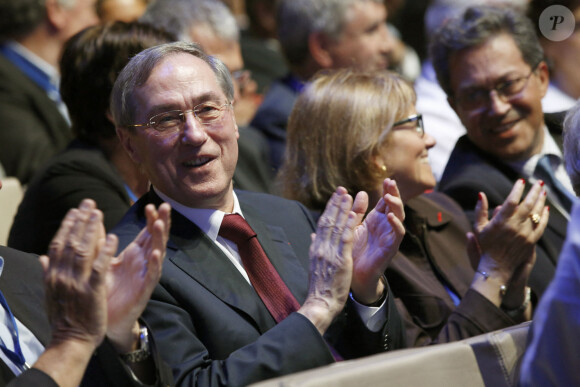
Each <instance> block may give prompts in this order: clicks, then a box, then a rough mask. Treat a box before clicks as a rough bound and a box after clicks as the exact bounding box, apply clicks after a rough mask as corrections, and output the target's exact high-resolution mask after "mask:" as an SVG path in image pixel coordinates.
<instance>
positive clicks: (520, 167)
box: [507, 125, 562, 177]
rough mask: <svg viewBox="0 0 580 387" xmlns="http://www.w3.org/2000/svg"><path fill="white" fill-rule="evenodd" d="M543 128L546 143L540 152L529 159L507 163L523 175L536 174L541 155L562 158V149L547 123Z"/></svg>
mask: <svg viewBox="0 0 580 387" xmlns="http://www.w3.org/2000/svg"><path fill="white" fill-rule="evenodd" d="M543 130H544V143H543V144H542V149H541V150H540V153H538V154H535V155H533V156H532V157H530V158H529V159H527V160H523V161H516V162H511V163H507V165H509V166H510V167H512V168H513V169H514V170H516V171H518V172H520V173H521V174H522V175H523V176H527V177H530V176H533V175H534V171H535V170H536V164H538V161H539V160H540V157H542V156H544V155H553V156H556V157H557V158H558V160H561V159H562V151H561V150H560V148H559V147H558V144H556V141H555V140H554V137H552V135H551V134H550V131H549V130H548V127H547V126H546V125H544V127H543Z"/></svg>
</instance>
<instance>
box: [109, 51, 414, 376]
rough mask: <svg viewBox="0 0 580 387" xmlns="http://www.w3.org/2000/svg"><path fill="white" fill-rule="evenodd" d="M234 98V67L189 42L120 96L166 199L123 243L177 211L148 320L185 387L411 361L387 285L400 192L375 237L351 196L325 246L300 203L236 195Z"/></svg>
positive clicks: (389, 194)
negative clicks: (372, 360) (355, 363)
mask: <svg viewBox="0 0 580 387" xmlns="http://www.w3.org/2000/svg"><path fill="white" fill-rule="evenodd" d="M232 98H233V88H232V81H231V78H230V73H229V71H228V70H227V68H226V67H225V66H224V64H223V63H222V62H221V61H220V60H219V59H216V58H214V57H211V56H207V55H205V54H204V53H203V51H201V49H200V48H199V46H197V45H196V44H194V43H186V42H176V43H170V44H165V45H161V46H156V47H153V48H150V49H147V50H145V51H143V52H141V53H140V54H138V55H137V56H135V57H134V58H133V59H132V60H131V61H130V62H129V64H128V65H127V66H126V67H125V69H123V71H122V72H121V73H120V74H119V77H118V78H117V81H116V82H115V86H114V88H113V92H112V94H111V112H112V114H113V117H114V120H115V125H116V127H117V133H118V135H119V137H120V139H121V143H122V144H123V146H124V148H125V150H127V152H128V153H129V155H130V156H131V158H132V159H133V160H134V161H135V162H137V163H138V164H139V165H140V166H141V167H142V168H143V170H144V171H145V172H146V173H147V175H148V177H149V180H150V181H151V185H152V189H151V190H150V191H149V193H147V194H146V195H144V196H143V197H142V198H141V199H140V200H139V201H138V202H137V203H135V205H134V206H133V207H132V208H131V209H130V210H129V212H128V213H127V215H126V216H125V218H124V219H123V220H122V221H121V223H120V224H119V225H118V226H117V227H116V228H115V229H114V230H113V232H114V233H116V234H117V235H118V237H119V243H120V246H124V245H125V243H128V242H129V241H130V240H132V239H133V238H134V236H135V233H136V232H137V231H138V230H139V229H141V228H142V226H141V224H143V222H145V219H144V217H143V208H144V206H145V205H146V204H148V203H160V202H162V201H167V202H169V203H170V204H171V205H172V208H173V211H172V218H171V219H172V228H171V231H170V237H169V241H168V244H167V258H166V260H165V262H164V266H163V274H162V278H161V280H160V283H159V285H158V286H157V288H156V289H155V291H154V292H153V295H152V297H151V301H150V302H149V304H148V306H147V308H146V312H145V314H144V319H145V321H146V322H147V323H148V324H150V327H151V329H152V331H153V335H154V336H155V337H156V339H157V343H158V347H159V349H160V353H161V356H162V357H163V359H164V360H165V361H166V362H167V363H168V364H169V365H170V366H171V367H172V368H173V372H174V377H175V381H176V384H177V385H208V386H209V385H229V386H242V385H248V384H250V383H253V382H256V381H259V380H262V379H266V378H271V377H275V376H280V375H284V374H288V373H292V372H297V371H301V370H305V369H309V368H313V367H316V366H321V365H325V364H329V363H331V362H333V361H334V359H337V358H339V356H340V357H342V358H351V357H358V356H362V355H367V354H372V353H378V352H383V351H386V350H389V349H393V348H397V347H400V346H401V345H402V343H403V337H402V336H403V335H402V327H401V321H400V317H399V315H398V313H397V311H396V307H395V305H394V300H393V297H389V295H388V294H389V292H388V286H387V283H386V279H385V278H384V276H382V273H383V272H384V269H385V268H386V265H387V264H388V262H389V259H390V258H391V257H393V256H394V254H395V253H396V251H397V250H398V246H399V244H400V242H401V240H402V237H403V234H404V227H403V225H402V219H403V217H404V214H403V206H402V202H401V201H400V198H399V195H398V190H397V188H396V185H395V184H394V182H391V181H386V182H385V184H384V193H385V195H384V197H383V198H382V199H381V200H380V201H379V203H378V204H377V206H376V207H375V209H374V210H373V211H371V212H370V213H369V215H367V217H366V218H365V220H364V221H363V222H362V223H361V220H362V216H363V215H364V213H365V211H366V207H367V202H368V198H367V197H366V195H364V194H362V195H358V196H357V198H356V199H355V200H354V203H353V201H352V198H351V197H350V196H349V195H348V194H347V193H346V190H345V189H344V188H338V189H337V191H336V193H335V195H333V197H332V198H331V200H330V201H329V204H328V206H327V210H326V211H325V213H324V214H323V216H322V218H321V219H322V220H321V221H320V222H319V227H318V229H317V233H316V235H314V236H313V235H312V233H313V232H314V231H315V230H314V224H313V221H312V219H311V217H310V215H309V212H308V210H306V208H305V207H303V206H302V205H300V204H299V203H297V202H293V201H289V200H285V199H282V198H279V197H276V196H272V195H268V194H260V193H254V192H244V191H238V190H236V191H234V189H233V185H232V176H233V174H234V169H235V167H236V162H237V156H238V148H237V141H236V140H237V138H238V136H239V133H238V127H237V125H236V122H235V119H234V117H233V114H232V107H231V101H232ZM353 230H354V231H355V233H354V237H353V235H352V234H351V232H352V231H353ZM351 250H352V254H351ZM383 257H387V258H386V259H382V258H383ZM349 289H350V291H351V295H350V296H349ZM345 304H346V306H345ZM333 355H334V356H333Z"/></svg>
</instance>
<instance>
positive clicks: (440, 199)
mask: <svg viewBox="0 0 580 387" xmlns="http://www.w3.org/2000/svg"><path fill="white" fill-rule="evenodd" d="M409 205H410V206H412V207H414V208H416V207H419V206H421V207H426V208H431V209H433V210H435V211H437V212H439V211H446V212H448V213H450V214H455V215H461V216H463V215H464V212H463V209H462V208H461V206H460V205H459V203H457V202H456V201H455V200H454V199H453V198H452V197H451V196H449V195H447V194H445V193H443V192H437V191H430V192H426V193H424V194H423V195H419V196H417V197H416V198H413V199H411V200H410V201H409Z"/></svg>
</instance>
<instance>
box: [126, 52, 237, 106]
mask: <svg viewBox="0 0 580 387" xmlns="http://www.w3.org/2000/svg"><path fill="white" fill-rule="evenodd" d="M134 97H135V103H136V104H135V108H136V109H135V110H136V112H137V113H139V112H140V111H141V112H144V111H152V110H157V107H163V106H168V107H170V106H174V107H175V108H185V107H189V108H191V106H192V104H195V103H200V102H204V101H205V100H209V99H212V100H216V99H219V100H225V99H226V97H225V95H224V93H223V91H222V89H221V88H220V86H219V83H218V80H217V77H216V75H215V73H214V72H213V70H212V69H211V67H210V66H209V65H208V64H207V63H206V62H205V61H203V60H202V59H200V58H198V57H195V56H193V55H190V54H187V53H177V54H173V55H170V56H168V57H167V58H164V59H163V60H161V61H160V62H159V63H157V64H156V65H155V66H154V67H153V69H152V71H151V74H150V75H149V77H148V78H147V81H146V82H145V83H144V84H143V85H141V86H139V87H137V88H136V89H135V94H134Z"/></svg>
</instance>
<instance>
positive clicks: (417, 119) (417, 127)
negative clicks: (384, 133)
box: [393, 114, 425, 138]
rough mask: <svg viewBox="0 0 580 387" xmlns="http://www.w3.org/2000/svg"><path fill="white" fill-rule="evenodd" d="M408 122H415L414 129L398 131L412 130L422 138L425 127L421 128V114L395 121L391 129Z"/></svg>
mask: <svg viewBox="0 0 580 387" xmlns="http://www.w3.org/2000/svg"><path fill="white" fill-rule="evenodd" d="M409 122H416V123H417V125H415V127H413V128H398V129H414V130H415V131H416V132H417V134H418V135H419V137H421V138H423V136H424V135H425V127H424V126H423V115H422V114H414V115H412V116H409V117H407V118H405V119H404V120H401V121H397V122H395V123H394V124H393V128H395V127H396V126H399V125H403V124H407V123H409Z"/></svg>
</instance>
